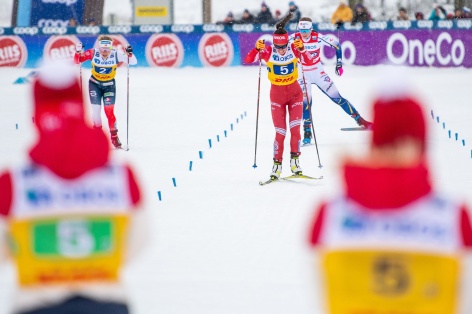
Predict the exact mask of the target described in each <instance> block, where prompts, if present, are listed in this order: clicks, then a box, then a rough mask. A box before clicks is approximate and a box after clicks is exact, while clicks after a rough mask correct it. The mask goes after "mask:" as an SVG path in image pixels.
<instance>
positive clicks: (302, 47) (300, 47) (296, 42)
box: [293, 38, 305, 51]
mask: <svg viewBox="0 0 472 314" xmlns="http://www.w3.org/2000/svg"><path fill="white" fill-rule="evenodd" d="M293 45H294V46H295V48H297V49H298V50H300V51H303V50H305V45H303V42H302V40H301V39H300V38H297V39H295V40H294V41H293Z"/></svg>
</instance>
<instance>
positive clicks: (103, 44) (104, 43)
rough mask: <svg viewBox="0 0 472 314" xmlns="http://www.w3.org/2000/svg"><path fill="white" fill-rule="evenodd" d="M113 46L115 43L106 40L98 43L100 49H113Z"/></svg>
mask: <svg viewBox="0 0 472 314" xmlns="http://www.w3.org/2000/svg"><path fill="white" fill-rule="evenodd" d="M112 44H113V43H112V41H111V40H108V39H104V40H100V41H99V42H98V47H100V48H107V49H111V48H112Z"/></svg>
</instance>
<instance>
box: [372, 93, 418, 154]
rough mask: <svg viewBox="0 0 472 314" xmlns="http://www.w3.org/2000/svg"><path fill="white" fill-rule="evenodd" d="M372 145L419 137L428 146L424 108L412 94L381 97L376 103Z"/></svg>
mask: <svg viewBox="0 0 472 314" xmlns="http://www.w3.org/2000/svg"><path fill="white" fill-rule="evenodd" d="M373 122H374V125H373V132H372V145H373V146H383V145H388V144H393V143H394V142H395V141H397V140H399V139H401V138H413V139H417V140H418V141H419V142H420V143H421V145H422V148H423V152H424V151H425V148H426V122H425V119H424V114H423V109H422V108H421V105H420V103H419V102H417V101H416V100H415V99H414V98H413V97H412V96H411V95H398V97H388V98H380V99H378V100H377V101H376V102H375V103H374V121H373Z"/></svg>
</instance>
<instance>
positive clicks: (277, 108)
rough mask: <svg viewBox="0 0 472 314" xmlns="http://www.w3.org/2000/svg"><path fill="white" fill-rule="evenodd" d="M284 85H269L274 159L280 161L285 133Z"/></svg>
mask: <svg viewBox="0 0 472 314" xmlns="http://www.w3.org/2000/svg"><path fill="white" fill-rule="evenodd" d="M284 90H285V87H284V86H274V85H272V86H271V89H270V101H271V102H270V108H271V112H272V122H273V123H274V128H275V140H274V160H275V161H278V162H282V156H283V153H284V140H285V135H286V134H287V113H286V105H285V104H284V103H282V102H283V101H284V100H283V99H284V97H283V95H281V94H282V92H284Z"/></svg>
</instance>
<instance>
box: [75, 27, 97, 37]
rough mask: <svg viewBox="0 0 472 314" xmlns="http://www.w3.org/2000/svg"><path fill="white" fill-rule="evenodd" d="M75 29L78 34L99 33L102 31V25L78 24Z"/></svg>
mask: <svg viewBox="0 0 472 314" xmlns="http://www.w3.org/2000/svg"><path fill="white" fill-rule="evenodd" d="M75 31H76V32H77V34H94V35H96V34H98V33H100V27H99V26H77V27H76V28H75Z"/></svg>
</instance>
